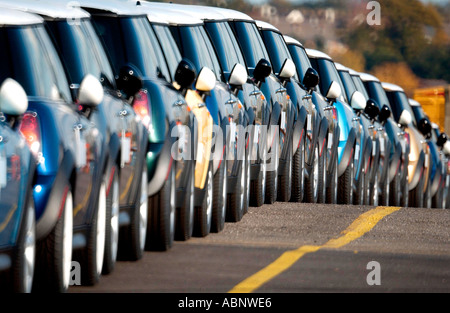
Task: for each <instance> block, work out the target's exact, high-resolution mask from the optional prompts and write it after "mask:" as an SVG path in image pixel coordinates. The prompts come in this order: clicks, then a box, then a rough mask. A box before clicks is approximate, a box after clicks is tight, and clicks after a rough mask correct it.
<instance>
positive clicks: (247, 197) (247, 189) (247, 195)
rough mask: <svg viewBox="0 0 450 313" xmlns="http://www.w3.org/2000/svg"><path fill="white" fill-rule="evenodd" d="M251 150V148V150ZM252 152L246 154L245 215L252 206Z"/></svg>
mask: <svg viewBox="0 0 450 313" xmlns="http://www.w3.org/2000/svg"><path fill="white" fill-rule="evenodd" d="M249 149H250V148H249ZM250 165H251V162H250V151H246V153H245V187H244V208H243V213H244V215H245V214H247V213H248V207H249V206H250V186H251V181H250Z"/></svg>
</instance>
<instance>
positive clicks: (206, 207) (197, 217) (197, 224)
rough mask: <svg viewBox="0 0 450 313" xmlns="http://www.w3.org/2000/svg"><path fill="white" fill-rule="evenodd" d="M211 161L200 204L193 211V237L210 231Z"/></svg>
mask: <svg viewBox="0 0 450 313" xmlns="http://www.w3.org/2000/svg"><path fill="white" fill-rule="evenodd" d="M212 166H213V165H212V162H210V164H209V167H208V173H207V175H206V182H205V188H206V190H205V195H204V197H203V202H202V205H201V206H197V207H195V211H194V232H193V235H194V236H195V237H206V236H207V235H208V234H209V233H210V232H211V221H212V202H213V192H214V187H213V169H212Z"/></svg>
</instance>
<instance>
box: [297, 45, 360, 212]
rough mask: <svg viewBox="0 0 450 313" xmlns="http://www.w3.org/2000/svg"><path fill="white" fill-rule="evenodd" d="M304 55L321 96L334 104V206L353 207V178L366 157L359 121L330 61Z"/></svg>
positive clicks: (319, 54) (309, 51) (317, 54)
mask: <svg viewBox="0 0 450 313" xmlns="http://www.w3.org/2000/svg"><path fill="white" fill-rule="evenodd" d="M306 52H307V54H308V57H309V59H310V62H311V64H312V66H313V68H314V69H315V70H316V71H317V72H318V73H319V75H320V83H319V89H320V92H321V94H322V95H323V96H325V97H326V98H328V99H329V100H331V101H333V102H334V104H333V106H334V107H335V108H336V111H337V117H338V125H339V128H340V133H339V147H338V173H337V174H338V175H337V176H338V197H337V198H338V199H337V202H338V203H340V204H353V203H354V199H353V198H354V197H353V196H354V190H356V184H355V178H358V176H359V173H360V170H361V166H360V164H361V160H362V156H363V153H366V152H365V151H364V150H363V149H362V148H361V144H362V140H363V136H364V132H363V129H362V126H361V124H360V122H359V120H360V119H359V117H357V116H356V114H355V113H354V111H353V109H352V107H351V106H350V105H349V104H348V103H347V99H346V98H345V97H344V92H345V90H344V87H343V84H342V81H341V78H340V76H339V73H338V71H337V69H336V66H335V64H334V62H333V60H332V59H331V57H330V56H328V55H327V54H325V53H323V52H321V51H317V50H313V49H306ZM352 98H353V97H352ZM351 101H352V100H350V102H351Z"/></svg>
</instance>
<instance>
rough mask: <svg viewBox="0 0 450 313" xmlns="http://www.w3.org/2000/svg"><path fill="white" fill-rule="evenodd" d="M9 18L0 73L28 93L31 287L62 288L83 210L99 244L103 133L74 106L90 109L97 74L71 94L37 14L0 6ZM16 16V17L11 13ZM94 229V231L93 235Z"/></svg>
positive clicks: (2, 34) (2, 31)
mask: <svg viewBox="0 0 450 313" xmlns="http://www.w3.org/2000/svg"><path fill="white" fill-rule="evenodd" d="M1 14H5V16H7V17H8V18H7V19H4V20H9V21H13V20H14V21H15V22H10V24H3V25H2V27H1V28H0V40H1V46H2V49H1V51H0V57H1V58H0V64H1V65H0V69H1V70H0V74H1V75H2V76H1V80H4V79H5V78H7V77H10V78H13V79H15V80H17V81H18V82H19V83H20V84H21V85H22V86H23V88H24V90H25V91H26V94H27V95H28V97H29V98H28V100H29V105H28V110H27V112H25V113H24V115H23V118H22V121H21V124H20V126H19V127H20V131H21V133H22V134H23V135H24V136H25V139H26V141H27V143H28V145H29V147H30V149H31V152H32V153H33V154H34V156H35V158H36V160H37V169H36V178H35V181H34V189H33V198H34V203H35V212H36V240H37V251H36V256H37V257H36V271H35V275H34V284H33V285H34V287H35V288H36V289H37V290H44V289H45V290H53V291H66V290H67V288H68V286H69V282H70V270H71V262H72V246H73V245H72V238H73V233H74V228H73V223H74V216H75V215H76V211H77V210H80V211H82V212H88V213H87V214H86V215H85V219H84V221H85V224H84V225H85V226H86V228H85V229H86V233H90V234H92V235H91V236H89V237H87V238H86V240H88V241H89V242H90V243H92V244H98V245H99V248H100V250H99V252H101V246H102V245H104V236H103V237H102V234H103V235H104V225H105V215H106V190H107V188H106V185H107V181H106V179H105V177H104V173H103V172H102V169H101V167H100V166H99V165H100V164H99V162H100V159H101V157H102V154H103V153H104V151H103V150H102V147H103V144H102V142H103V140H104V135H103V134H101V133H100V132H99V130H98V128H96V125H95V124H93V123H92V121H91V120H89V118H88V117H87V116H86V115H84V114H83V113H82V112H81V111H79V108H89V109H90V110H95V108H96V107H97V106H98V105H99V103H100V102H101V101H102V99H103V88H102V87H101V84H100V82H99V81H98V80H96V79H95V78H93V77H90V76H87V77H86V80H84V82H83V83H82V84H81V85H80V88H79V90H78V100H79V102H78V103H77V105H75V104H74V102H73V101H72V94H71V91H70V89H69V84H68V81H67V77H66V73H65V71H64V68H63V66H62V63H61V61H60V59H59V56H58V53H57V52H56V49H55V48H54V46H53V43H52V41H51V39H50V37H49V36H48V33H47V32H46V30H45V27H44V23H43V20H42V19H41V18H40V17H39V16H37V15H31V14H29V13H24V12H19V11H10V10H9V9H5V8H2V10H1ZM11 16H14V17H15V18H14V19H11ZM96 234H98V236H97V235H96Z"/></svg>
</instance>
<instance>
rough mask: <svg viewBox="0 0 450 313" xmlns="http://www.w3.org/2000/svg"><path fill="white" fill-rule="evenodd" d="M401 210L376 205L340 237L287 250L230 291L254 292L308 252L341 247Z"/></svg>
mask: <svg viewBox="0 0 450 313" xmlns="http://www.w3.org/2000/svg"><path fill="white" fill-rule="evenodd" d="M398 210H400V207H376V208H375V209H372V210H370V211H367V212H365V213H364V214H361V215H360V216H359V217H358V218H357V219H356V220H355V221H353V223H352V224H350V226H349V227H347V229H345V230H344V231H343V232H342V233H341V235H342V236H340V237H339V238H335V239H331V240H329V241H328V242H327V243H325V244H324V245H322V246H308V245H306V246H301V247H300V248H298V249H295V250H290V251H286V252H285V253H283V254H282V255H281V256H280V257H279V258H278V259H276V260H275V261H274V262H272V263H271V264H269V265H268V266H266V267H265V268H263V269H262V270H260V271H259V272H257V273H255V274H253V275H252V276H250V277H248V278H247V279H245V280H243V281H242V282H240V283H239V284H237V285H236V286H235V287H233V289H231V290H230V291H229V293H249V292H253V291H255V290H256V289H258V288H259V287H261V286H262V285H263V284H265V283H267V282H268V281H269V280H271V279H272V278H274V277H276V276H278V275H279V274H281V273H282V272H284V271H286V270H287V269H288V268H289V267H291V266H292V265H294V264H295V262H297V261H298V260H299V259H300V258H301V257H303V256H304V255H305V254H307V253H311V252H316V251H317V250H319V249H322V248H334V249H336V248H340V247H342V246H345V245H346V244H348V243H350V242H352V241H353V240H355V239H357V238H359V237H361V236H362V235H364V234H365V233H367V232H369V231H370V230H371V229H372V228H373V227H374V226H375V225H376V224H377V223H378V222H379V221H380V220H381V219H382V218H383V217H385V216H387V215H389V214H391V213H393V212H395V211H398Z"/></svg>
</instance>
